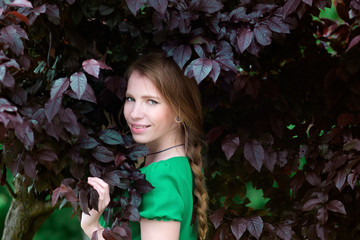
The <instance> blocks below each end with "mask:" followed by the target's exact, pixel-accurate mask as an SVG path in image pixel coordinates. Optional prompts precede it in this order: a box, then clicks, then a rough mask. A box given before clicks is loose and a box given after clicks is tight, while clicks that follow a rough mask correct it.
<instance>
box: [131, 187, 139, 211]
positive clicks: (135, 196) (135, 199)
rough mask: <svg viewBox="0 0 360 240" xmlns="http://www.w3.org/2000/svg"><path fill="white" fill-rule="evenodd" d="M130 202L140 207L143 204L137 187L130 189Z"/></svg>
mask: <svg viewBox="0 0 360 240" xmlns="http://www.w3.org/2000/svg"><path fill="white" fill-rule="evenodd" d="M129 194H130V204H131V205H132V206H135V207H139V206H140V204H141V195H140V193H138V192H137V191H136V190H135V189H130V190H129Z"/></svg>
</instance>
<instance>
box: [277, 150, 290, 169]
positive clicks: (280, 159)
mask: <svg viewBox="0 0 360 240" xmlns="http://www.w3.org/2000/svg"><path fill="white" fill-rule="evenodd" d="M287 155H288V153H287V151H286V150H283V151H280V152H277V164H278V165H279V166H280V167H284V166H285V165H286V164H287Z"/></svg>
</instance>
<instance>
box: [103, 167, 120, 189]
mask: <svg viewBox="0 0 360 240" xmlns="http://www.w3.org/2000/svg"><path fill="white" fill-rule="evenodd" d="M101 178H102V179H103V180H104V181H105V182H106V183H108V184H109V185H110V186H119V185H120V174H119V170H114V171H112V172H107V173H105V174H104V175H103V176H102V177H101Z"/></svg>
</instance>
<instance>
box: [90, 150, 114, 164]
mask: <svg viewBox="0 0 360 240" xmlns="http://www.w3.org/2000/svg"><path fill="white" fill-rule="evenodd" d="M91 155H93V157H94V158H96V160H98V161H100V162H103V163H109V162H112V161H114V158H115V157H114V154H113V152H111V151H110V150H109V149H107V148H106V147H104V146H97V147H96V148H95V150H94V151H92V152H91Z"/></svg>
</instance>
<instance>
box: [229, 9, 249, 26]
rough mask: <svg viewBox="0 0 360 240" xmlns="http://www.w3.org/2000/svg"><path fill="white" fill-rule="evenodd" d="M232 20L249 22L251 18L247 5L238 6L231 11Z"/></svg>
mask: <svg viewBox="0 0 360 240" xmlns="http://www.w3.org/2000/svg"><path fill="white" fill-rule="evenodd" d="M229 18H230V21H232V22H235V23H237V22H239V21H242V22H247V21H249V20H250V17H249V16H248V15H247V14H246V8H245V7H238V8H236V9H234V10H232V11H231V13H230V14H229Z"/></svg>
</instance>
